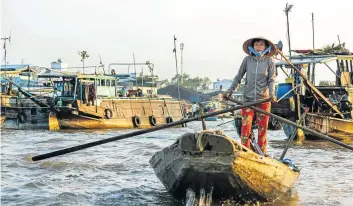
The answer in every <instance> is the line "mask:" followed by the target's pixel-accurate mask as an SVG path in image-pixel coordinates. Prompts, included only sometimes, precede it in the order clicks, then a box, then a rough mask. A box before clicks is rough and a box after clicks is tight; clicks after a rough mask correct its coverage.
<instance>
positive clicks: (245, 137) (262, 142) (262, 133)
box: [240, 102, 271, 154]
mask: <svg viewBox="0 0 353 206" xmlns="http://www.w3.org/2000/svg"><path fill="white" fill-rule="evenodd" d="M256 107H258V108H260V109H263V110H265V111H267V112H270V111H271V102H266V103H262V104H259V105H256ZM254 114H255V112H254V110H252V109H250V108H243V109H242V110H241V115H242V122H241V123H242V125H241V137H240V138H241V143H242V144H243V145H244V146H245V147H247V148H250V132H251V127H252V122H253V119H254ZM269 119H270V117H269V116H267V115H264V114H261V113H258V112H257V113H256V124H257V125H258V141H257V143H258V145H259V146H260V148H261V150H262V152H263V153H264V154H266V151H267V136H266V133H267V126H268V120H269Z"/></svg>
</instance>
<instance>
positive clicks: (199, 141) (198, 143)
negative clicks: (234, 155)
mask: <svg viewBox="0 0 353 206" xmlns="http://www.w3.org/2000/svg"><path fill="white" fill-rule="evenodd" d="M206 133H209V134H216V135H221V136H222V137H224V138H225V139H227V140H228V141H229V143H230V144H231V145H232V149H233V151H238V150H242V149H247V148H245V147H244V146H242V145H241V144H239V143H238V142H236V141H234V140H233V139H232V138H230V137H228V136H226V135H223V133H222V131H221V130H203V131H202V132H200V134H199V135H198V136H197V140H196V148H197V149H198V151H200V152H202V151H204V147H203V145H202V140H203V137H204V135H205V134H206ZM236 146H237V147H238V149H237V148H236Z"/></svg>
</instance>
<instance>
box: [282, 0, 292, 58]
mask: <svg viewBox="0 0 353 206" xmlns="http://www.w3.org/2000/svg"><path fill="white" fill-rule="evenodd" d="M292 7H293V5H288V3H287V4H286V8H285V9H284V12H285V13H286V16H287V35H288V47H289V56H291V55H292V52H291V46H290V34H289V18H288V13H289V12H290V10H291V9H292Z"/></svg>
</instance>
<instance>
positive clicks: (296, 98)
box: [272, 55, 353, 142]
mask: <svg viewBox="0 0 353 206" xmlns="http://www.w3.org/2000/svg"><path fill="white" fill-rule="evenodd" d="M291 62H292V63H293V64H294V65H295V66H296V67H297V68H299V69H300V70H301V72H302V74H303V75H304V77H305V78H306V79H307V82H308V83H307V84H310V85H311V86H309V87H307V86H303V85H302V86H300V85H299V84H300V83H303V82H304V81H303V80H302V78H300V79H299V81H298V73H294V72H292V73H290V74H289V77H288V78H287V79H286V82H285V83H280V84H279V85H278V89H277V99H280V98H281V97H284V98H282V100H281V101H280V102H278V103H276V104H273V106H272V113H274V114H277V115H280V116H282V117H285V118H287V119H289V120H292V121H295V120H299V119H300V118H301V116H302V113H303V111H304V110H303V107H302V105H305V106H306V107H308V108H310V109H309V112H308V114H307V115H306V116H305V121H304V122H305V126H307V127H308V128H309V129H313V130H315V131H318V132H320V133H323V134H326V135H329V136H330V137H333V138H335V139H337V140H339V141H345V142H352V141H353V88H352V85H353V76H352V74H353V67H352V65H353V56H352V55H351V56H348V55H347V56H346V55H304V56H291ZM330 62H331V63H335V65H336V67H335V68H333V67H331V66H330V65H329V64H328V63H330ZM318 64H323V65H325V66H326V68H327V70H331V71H332V72H333V73H332V75H333V76H335V77H336V81H333V82H329V81H323V82H321V84H315V72H318V70H317V69H316V70H315V66H317V65H318ZM276 66H277V69H278V68H282V70H283V69H284V68H288V63H287V62H283V61H282V62H277V63H276ZM324 68H325V67H322V68H321V67H320V69H319V70H321V69H324ZM293 88H295V89H294V90H295V91H296V94H294V93H293V92H290V91H291V90H293ZM308 88H310V89H308ZM310 91H312V92H310ZM286 93H288V94H287V95H285V94H286ZM313 93H314V94H315V95H314V94H313ZM318 94H320V95H318ZM284 95H285V96H284ZM283 128H284V131H285V134H286V135H287V137H288V138H289V137H290V136H291V134H292V133H293V131H295V128H294V127H292V126H288V125H287V124H285V123H284V124H283ZM301 134H302V135H298V136H300V137H299V138H298V139H299V140H303V139H304V138H306V139H317V137H313V136H312V135H311V134H309V133H302V132H301ZM304 134H305V137H304Z"/></svg>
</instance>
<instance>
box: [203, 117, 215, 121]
mask: <svg viewBox="0 0 353 206" xmlns="http://www.w3.org/2000/svg"><path fill="white" fill-rule="evenodd" d="M205 120H206V121H217V120H218V118H217V117H206V118H205Z"/></svg>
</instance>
